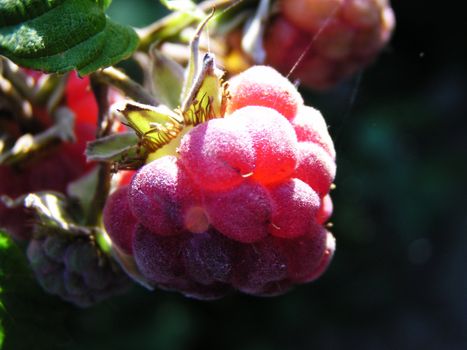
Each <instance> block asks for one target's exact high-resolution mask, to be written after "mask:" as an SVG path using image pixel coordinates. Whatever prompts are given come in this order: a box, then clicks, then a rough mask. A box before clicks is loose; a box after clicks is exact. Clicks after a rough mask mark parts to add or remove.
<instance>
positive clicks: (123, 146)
mask: <svg viewBox="0 0 467 350" xmlns="http://www.w3.org/2000/svg"><path fill="white" fill-rule="evenodd" d="M137 143H138V137H137V136H136V134H135V133H133V132H127V133H120V134H113V135H109V136H106V137H102V138H99V139H97V140H95V141H92V142H89V143H88V145H87V147H86V157H87V159H88V160H94V161H101V162H102V161H117V160H118V159H119V158H120V157H122V155H124V154H125V153H126V152H128V151H129V150H130V149H131V148H132V147H134V146H135V145H137Z"/></svg>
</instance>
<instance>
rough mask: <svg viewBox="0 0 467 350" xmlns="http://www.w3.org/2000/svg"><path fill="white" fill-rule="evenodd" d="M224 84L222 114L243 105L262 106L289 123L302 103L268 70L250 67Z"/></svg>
mask: <svg viewBox="0 0 467 350" xmlns="http://www.w3.org/2000/svg"><path fill="white" fill-rule="evenodd" d="M228 84H229V85H228V91H229V95H230V98H229V99H228V101H227V107H226V114H231V113H233V112H234V111H236V110H238V109H240V108H242V107H246V106H263V107H269V108H272V109H275V110H276V111H278V112H279V113H280V114H282V115H283V116H284V117H286V118H287V119H289V120H290V119H292V118H293V117H294V116H295V114H296V113H297V109H298V107H299V106H301V105H302V104H303V98H302V96H301V95H300V94H299V93H298V91H297V89H296V88H295V86H294V85H293V84H292V83H291V82H290V81H289V80H288V79H287V78H285V77H284V76H282V75H281V74H280V73H279V72H277V71H276V70H275V69H273V68H271V67H267V66H253V67H251V68H249V69H247V70H246V71H244V72H242V73H240V74H238V75H236V76H235V77H233V78H231V79H230V80H229V82H228Z"/></svg>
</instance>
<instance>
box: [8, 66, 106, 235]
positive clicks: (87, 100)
mask: <svg viewBox="0 0 467 350" xmlns="http://www.w3.org/2000/svg"><path fill="white" fill-rule="evenodd" d="M26 73H27V74H28V75H30V76H31V77H33V79H35V81H37V80H38V79H40V78H41V77H42V76H43V74H42V73H39V72H35V71H30V70H29V71H26ZM88 85H89V79H87V80H78V78H76V77H74V78H73V76H72V78H71V79H70V81H68V83H67V86H66V92H65V98H66V99H67V101H69V102H70V103H71V106H68V107H70V108H71V109H72V110H74V109H76V108H77V106H78V105H80V108H81V111H78V110H74V112H75V113H76V118H75V125H74V133H75V136H76V142H62V143H60V144H58V145H53V146H50V148H48V149H47V150H45V151H44V152H43V153H41V154H38V155H34V158H32V159H30V160H28V161H27V162H26V163H24V162H23V163H22V164H20V165H18V166H16V167H15V168H12V167H7V166H0V168H2V169H9V170H8V172H9V175H8V176H6V177H5V179H4V180H3V179H2V178H3V177H4V174H3V170H2V171H0V180H2V181H5V182H6V183H8V184H9V185H8V186H6V187H5V188H0V195H7V196H9V197H12V198H17V197H18V196H20V195H23V194H27V193H30V192H38V191H58V192H65V191H66V190H67V187H68V184H69V183H70V182H72V181H74V180H76V179H78V178H79V177H81V176H82V175H84V174H85V173H86V172H87V171H88V170H90V169H91V168H93V167H94V165H95V164H93V163H88V162H87V161H86V157H85V155H84V150H85V148H86V143H87V142H88V141H91V140H93V139H94V138H95V133H96V120H97V109H96V108H97V107H96V103H95V101H94V97H93V96H92V92H91V91H90V90H88V87H89V86H88ZM39 110H40V108H39ZM35 112H36V111H35ZM42 112H43V111H42ZM35 118H38V120H39V122H40V124H42V126H43V127H44V128H46V127H49V126H50V120H49V119H50V118H48V117H47V118H45V117H44V116H38V115H36V113H35ZM46 119H47V120H46ZM13 183H15V185H13ZM0 207H1V209H0V227H4V228H6V229H7V231H8V232H9V233H10V234H11V235H12V236H13V237H15V238H17V239H28V238H29V237H30V236H31V230H30V227H31V226H32V225H29V223H31V222H32V221H33V220H32V217H31V216H30V215H29V214H28V213H27V212H26V211H25V210H24V209H14V210H13V209H6V208H5V207H4V206H3V204H1V205H0Z"/></svg>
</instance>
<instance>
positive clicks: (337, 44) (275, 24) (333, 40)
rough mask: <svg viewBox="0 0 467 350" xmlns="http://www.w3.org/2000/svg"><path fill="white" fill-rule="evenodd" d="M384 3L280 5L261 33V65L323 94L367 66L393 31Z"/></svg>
mask: <svg viewBox="0 0 467 350" xmlns="http://www.w3.org/2000/svg"><path fill="white" fill-rule="evenodd" d="M394 23H395V20H394V13H393V11H392V9H391V7H390V4H389V1H387V0H287V1H285V0H283V1H279V12H278V14H277V15H276V16H275V17H274V18H273V19H272V20H271V23H270V25H269V26H268V29H267V32H266V34H265V40H264V46H265V50H266V53H267V58H266V63H267V64H270V65H271V66H273V67H275V68H276V69H278V70H279V71H280V72H281V73H283V74H288V73H291V76H292V78H294V79H299V80H300V82H301V83H302V84H303V85H306V86H308V87H311V88H314V89H321V90H323V89H328V88H331V87H332V86H334V85H335V84H337V83H338V82H340V81H342V80H343V79H345V78H347V77H349V76H350V75H352V74H353V73H355V72H356V71H358V70H359V69H361V68H363V67H364V66H366V65H367V64H368V63H369V62H371V61H372V60H373V59H374V58H375V57H376V55H377V54H378V53H379V52H380V50H381V49H382V48H383V47H384V46H385V45H386V44H387V42H388V40H389V38H390V36H391V33H392V31H393V28H394Z"/></svg>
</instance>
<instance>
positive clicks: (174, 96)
mask: <svg viewBox="0 0 467 350" xmlns="http://www.w3.org/2000/svg"><path fill="white" fill-rule="evenodd" d="M150 53H151V61H150V62H151V68H150V78H149V80H150V83H151V85H150V86H151V92H152V93H153V95H155V96H157V97H158V98H159V99H160V100H161V101H162V103H164V104H166V105H167V106H169V107H171V108H176V107H179V106H180V104H181V101H180V98H181V93H182V83H183V74H184V73H183V67H182V66H180V65H179V64H178V63H177V62H176V61H174V60H173V59H171V58H170V57H167V56H165V55H164V54H163V53H162V52H160V51H159V50H157V49H155V48H154V49H152V50H151V51H150Z"/></svg>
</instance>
